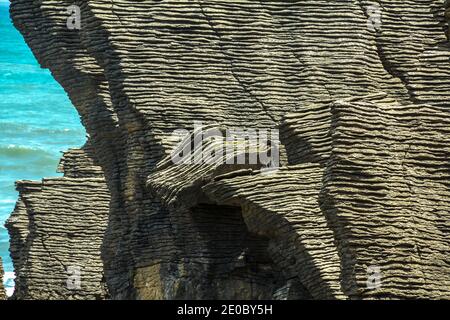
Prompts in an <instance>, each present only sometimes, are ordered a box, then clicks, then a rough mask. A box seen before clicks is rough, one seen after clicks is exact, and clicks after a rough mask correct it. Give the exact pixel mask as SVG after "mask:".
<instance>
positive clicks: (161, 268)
mask: <svg viewBox="0 0 450 320" xmlns="http://www.w3.org/2000/svg"><path fill="white" fill-rule="evenodd" d="M73 5H75V6H78V8H79V13H80V16H79V17H80V18H81V28H80V29H77V28H75V29H73V28H72V27H70V28H69V26H70V22H71V21H72V20H71V19H72V18H73V16H71V15H73V14H75V18H76V14H77V10H76V8H77V7H71V6H73ZM68 7H70V8H71V9H70V10H69V11H68ZM447 7H448V4H444V1H441V0H427V1H409V2H404V1H387V0H386V1H376V2H374V1H364V0H361V1H350V0H349V1H342V0H339V1H338V0H336V1H325V0H323V1H322V0H304V1H289V2H286V1H187V0H185V1H180V0H164V1H151V0H146V1H139V2H136V1H131V0H116V1H114V2H111V1H106V0H95V1H94V0H93V1H90V0H88V1H86V0H84V1H73V0H42V1H26V0H13V1H12V4H11V13H12V15H11V16H12V18H13V21H14V23H15V25H16V27H17V28H18V29H19V30H20V31H21V32H22V34H23V35H24V37H25V40H26V41H27V43H28V44H29V46H30V47H31V49H32V50H33V52H34V54H35V56H36V57H37V59H38V61H39V62H40V63H41V65H42V66H43V67H45V68H49V69H50V70H51V71H52V74H53V75H54V77H55V79H56V80H57V81H58V82H59V83H60V84H61V85H62V86H63V87H64V88H65V90H66V91H67V93H68V95H69V97H70V98H71V100H72V102H73V104H74V106H75V107H76V108H77V110H78V111H79V113H80V115H81V118H82V122H83V124H84V125H85V127H86V130H87V132H88V134H89V142H90V145H91V146H92V147H89V148H87V149H85V150H84V151H71V152H69V153H68V154H66V155H65V157H64V160H63V161H62V163H63V167H64V172H65V174H66V176H65V177H64V178H58V179H50V180H44V181H43V182H39V183H36V182H20V183H19V184H18V188H19V191H20V194H21V195H20V199H19V201H18V204H17V207H16V210H15V212H14V214H13V216H12V218H11V219H10V222H9V225H8V227H9V230H10V234H11V238H12V241H11V254H12V256H13V261H14V266H15V269H16V272H17V277H18V278H17V289H16V297H17V298H58V297H63V298H79V299H83V298H85V299H90V298H105V297H107V296H109V297H111V298H113V299H124V298H131V299H176V298H189V299H206V298H208V299H229V298H234V299H272V298H273V299H311V298H313V299H317V298H330V299H332V298H336V299H345V298H356V299H358V298H448V297H450V291H449V290H450V286H449V278H448V275H449V274H450V270H449V266H450V264H449V260H448V256H449V254H448V253H449V240H448V239H450V236H449V221H450V219H449V218H450V217H449V210H448V209H447V207H448V205H447V200H446V199H447V197H448V183H447V181H448V170H449V168H448V166H449V165H448V163H449V161H448V160H450V159H449V153H448V150H447V149H448V147H447V145H448V141H447V140H448V139H449V132H448V129H447V128H448V123H447V122H448V121H447V120H446V118H447V114H448V110H450V109H449V107H450V106H449V101H450V100H449V99H450V64H449V59H450V47H449V45H448V42H447V38H446V33H448V24H447V20H448V12H447V11H448V10H447V11H446V8H447ZM74 8H75V9H74ZM68 19H69V23H68ZM446 19H447V20H446ZM195 121H197V122H202V123H203V125H205V126H207V127H208V128H217V129H218V130H216V131H215V133H214V135H216V136H219V137H218V139H214V140H213V142H208V143H206V144H205V150H203V152H204V153H209V152H210V151H211V149H214V148H215V146H216V144H217V143H218V144H220V141H222V142H224V141H225V142H226V139H225V140H221V138H220V135H219V134H218V133H222V132H226V131H227V130H228V129H230V128H244V129H251V130H257V129H260V130H267V131H270V130H275V129H279V132H280V145H279V146H276V147H275V146H274V145H273V144H270V145H266V146H265V147H266V148H265V149H264V148H263V149H264V152H266V153H271V154H273V153H276V152H278V153H279V160H280V161H279V166H280V167H281V168H280V169H279V170H265V169H266V168H264V167H265V166H267V165H268V163H262V162H258V163H248V162H244V163H239V165H236V164H225V165H224V164H223V163H204V162H199V163H184V164H181V165H180V164H179V163H174V162H173V161H172V160H173V157H172V156H173V152H174V150H177V141H175V140H174V137H176V136H174V134H173V132H174V131H176V130H178V129H184V130H185V132H188V134H187V135H186V136H184V137H182V138H183V139H184V140H182V141H183V142H182V145H189V142H188V141H189V139H188V137H195V136H196V135H198V132H196V131H195V130H194V127H195ZM225 144H226V143H225ZM275 145H276V144H275ZM87 150H89V152H88V151H87ZM260 151H261V150H258V151H255V150H252V149H250V150H244V151H242V150H240V151H239V150H234V151H233V152H232V158H234V157H236V158H239V156H240V155H242V156H243V158H245V159H250V158H251V157H252V154H255V153H260ZM86 152H88V153H89V156H88V157H86ZM190 152H192V154H193V155H195V154H196V153H198V152H200V151H199V150H195V149H194V150H192V149H191V150H190ZM188 153H189V152H188ZM200 153H201V152H200ZM218 158H219V159H222V160H224V161H225V162H226V159H229V158H227V157H218ZM235 163H236V162H235ZM275 169H276V168H275ZM67 230H69V231H67ZM93 244H94V245H93ZM69 248H70V250H69ZM82 261H84V262H85V264H82ZM73 264H75V265H80V264H82V268H85V270H84V269H83V270H84V271H83V274H85V273H86V277H87V279H89V280H87V282H86V283H85V284H89V286H85V287H83V283H84V282H83V281H82V282H81V283H82V289H81V290H79V291H77V292H74V291H71V290H68V289H67V286H66V283H65V282H64V281H63V280H64V279H66V278H67V267H68V266H71V265H73ZM371 270H378V271H380V272H378V271H377V272H376V273H377V274H376V276H378V277H379V278H378V280H377V281H375V282H374V284H375V285H374V286H373V283H372V282H371V280H372V276H373V275H372V274H371V273H370V271H371ZM380 273H381V274H380ZM64 277H66V278H64ZM380 284H381V286H380ZM106 287H107V289H106ZM43 288H44V289H43ZM107 293H108V295H107Z"/></svg>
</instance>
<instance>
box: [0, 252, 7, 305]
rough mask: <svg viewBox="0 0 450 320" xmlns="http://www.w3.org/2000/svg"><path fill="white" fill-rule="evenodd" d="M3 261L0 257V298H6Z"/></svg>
mask: <svg viewBox="0 0 450 320" xmlns="http://www.w3.org/2000/svg"><path fill="white" fill-rule="evenodd" d="M3 274H4V273H3V263H2V259H1V258H0V300H6V291H5V287H4V286H3Z"/></svg>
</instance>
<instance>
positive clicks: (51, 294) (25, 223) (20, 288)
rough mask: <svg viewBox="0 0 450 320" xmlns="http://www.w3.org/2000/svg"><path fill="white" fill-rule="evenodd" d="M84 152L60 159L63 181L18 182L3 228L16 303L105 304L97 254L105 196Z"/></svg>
mask: <svg viewBox="0 0 450 320" xmlns="http://www.w3.org/2000/svg"><path fill="white" fill-rule="evenodd" d="M90 154H91V150H90V148H89V147H88V146H86V147H85V148H84V149H73V150H69V151H68V152H66V153H65V155H64V157H63V159H62V161H61V165H60V170H61V172H63V173H64V177H62V178H52V179H43V180H42V181H41V182H34V181H18V182H17V190H18V191H19V194H20V198H19V201H18V202H17V205H16V208H15V210H14V212H13V213H12V215H11V217H10V218H9V219H8V221H7V223H6V226H7V228H8V230H9V232H10V235H11V247H10V251H11V257H12V259H13V263H14V268H15V271H16V273H17V277H16V286H15V291H14V295H13V298H15V299H62V298H64V299H104V298H106V297H107V288H106V284H105V283H104V277H103V263H102V261H101V255H100V248H101V245H102V241H103V236H104V233H105V230H106V225H107V222H108V212H109V200H110V196H109V193H108V189H107V186H106V182H105V178H104V175H103V172H102V170H101V168H100V167H98V166H96V165H95V164H94V162H93V160H92V158H91V156H90Z"/></svg>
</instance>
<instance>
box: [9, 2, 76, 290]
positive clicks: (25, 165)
mask: <svg viewBox="0 0 450 320" xmlns="http://www.w3.org/2000/svg"><path fill="white" fill-rule="evenodd" d="M84 141H85V131H84V129H83V127H82V126H81V124H80V121H79V117H78V114H77V112H76V110H75V108H74V107H73V106H72V105H71V103H70V101H69V99H68V97H67V95H66V93H65V92H64V90H63V89H62V88H61V86H60V85H59V84H58V83H57V82H56V81H55V80H54V79H53V77H52V76H51V75H50V72H49V71H48V70H43V69H41V68H40V67H39V65H38V63H37V62H36V59H35V58H34V56H33V54H32V53H31V51H30V49H29V48H28V47H27V45H26V44H25V42H24V40H23V38H22V36H21V35H20V33H19V32H18V31H17V30H16V29H15V28H14V26H13V25H12V23H11V21H10V18H9V4H8V2H4V1H2V0H0V255H1V257H2V259H3V266H4V269H5V272H6V275H7V278H8V277H11V275H12V271H13V267H12V263H11V258H10V256H9V251H8V247H9V238H8V233H7V231H6V229H5V227H4V222H5V220H6V219H7V218H8V216H9V215H10V213H11V211H12V210H13V209H14V205H15V201H16V199H17V192H16V191H15V188H14V181H16V180H40V179H41V178H42V177H52V176H58V174H57V173H56V167H57V164H58V161H59V158H60V156H61V151H64V150H66V149H67V148H69V147H79V146H81V145H82V144H83V143H84ZM6 285H7V287H9V289H10V290H9V291H11V287H12V286H13V283H12V281H11V280H9V281H7V283H6ZM7 289H8V288H7Z"/></svg>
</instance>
